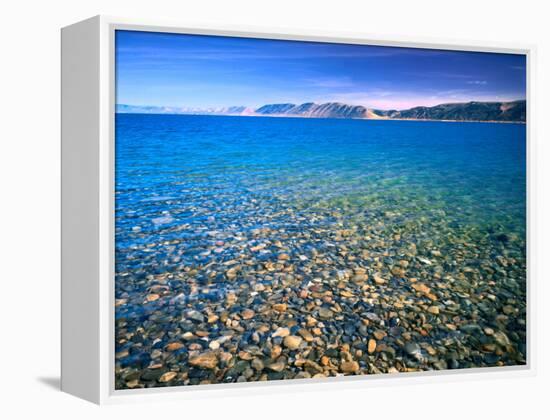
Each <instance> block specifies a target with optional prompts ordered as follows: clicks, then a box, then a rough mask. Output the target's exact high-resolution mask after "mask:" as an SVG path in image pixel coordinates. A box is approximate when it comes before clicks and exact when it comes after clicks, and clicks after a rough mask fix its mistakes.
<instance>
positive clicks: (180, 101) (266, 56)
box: [116, 31, 526, 109]
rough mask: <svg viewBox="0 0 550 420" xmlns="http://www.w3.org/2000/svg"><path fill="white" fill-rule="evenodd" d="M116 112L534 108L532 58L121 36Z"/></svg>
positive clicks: (158, 35) (229, 39)
mask: <svg viewBox="0 0 550 420" xmlns="http://www.w3.org/2000/svg"><path fill="white" fill-rule="evenodd" d="M116 72H117V103H118V104H130V105H153V106H173V107H197V108H205V107H224V106H233V105H244V106H250V107H258V106H261V105H264V104H268V103H283V102H291V103H303V102H317V103H322V102H332V101H338V102H344V103H349V104H356V105H364V106H367V107H372V108H378V109H404V108H409V107H412V106H418V105H426V106H432V105H437V104H440V103H446V102H464V101H507V100H515V99H525V91H526V87H525V85H526V72H525V57H524V56H522V55H514V54H493V53H473V52H456V51H443V50H428V49H411V48H396V47H380V46H365V45H349V44H331V43H319V42H296V41H280V40H266V39H252V38H233V37H218V36H202V35H183V34H166V33H156V32H139V31H117V32H116Z"/></svg>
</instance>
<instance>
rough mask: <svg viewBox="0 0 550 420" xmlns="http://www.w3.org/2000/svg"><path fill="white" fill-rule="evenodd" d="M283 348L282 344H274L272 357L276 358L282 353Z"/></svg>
mask: <svg viewBox="0 0 550 420" xmlns="http://www.w3.org/2000/svg"><path fill="white" fill-rule="evenodd" d="M282 351H283V348H282V347H281V346H273V348H272V349H271V358H272V359H276V358H277V357H279V356H280V355H281V353H282Z"/></svg>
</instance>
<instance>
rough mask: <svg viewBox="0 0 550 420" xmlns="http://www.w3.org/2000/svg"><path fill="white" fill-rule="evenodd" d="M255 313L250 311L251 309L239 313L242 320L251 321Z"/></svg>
mask: <svg viewBox="0 0 550 420" xmlns="http://www.w3.org/2000/svg"><path fill="white" fill-rule="evenodd" d="M255 314H256V313H255V312H254V311H253V310H252V309H245V310H244V311H243V312H242V313H241V316H242V318H243V319H251V318H253V317H254V315H255Z"/></svg>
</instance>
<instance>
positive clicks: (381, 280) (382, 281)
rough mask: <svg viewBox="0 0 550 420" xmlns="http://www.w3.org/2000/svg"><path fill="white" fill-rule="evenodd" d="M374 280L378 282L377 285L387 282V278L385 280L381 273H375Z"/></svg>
mask: <svg viewBox="0 0 550 420" xmlns="http://www.w3.org/2000/svg"><path fill="white" fill-rule="evenodd" d="M374 282H375V283H376V284H377V285H379V286H380V285H382V284H384V283H386V280H384V279H383V278H382V277H380V275H379V274H375V275H374Z"/></svg>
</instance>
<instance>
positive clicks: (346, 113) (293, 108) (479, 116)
mask: <svg viewBox="0 0 550 420" xmlns="http://www.w3.org/2000/svg"><path fill="white" fill-rule="evenodd" d="M116 110H117V113H126V114H128V113H136V114H194V115H242V116H266V117H301V118H355V119H389V120H395V119H405V120H441V121H501V122H525V119H526V113H527V112H526V111H527V106H526V101H525V100H518V101H512V102H464V103H449V104H441V105H436V106H431V107H427V106H417V107H414V108H410V109H405V110H379V109H371V108H366V107H364V106H361V105H348V104H343V103H340V102H327V103H323V104H316V103H313V102H306V103H303V104H300V105H296V104H291V103H284V104H269V105H263V106H261V107H259V108H256V109H254V108H248V107H244V106H232V107H226V108H177V107H157V106H136V105H117V109H116Z"/></svg>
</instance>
